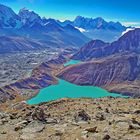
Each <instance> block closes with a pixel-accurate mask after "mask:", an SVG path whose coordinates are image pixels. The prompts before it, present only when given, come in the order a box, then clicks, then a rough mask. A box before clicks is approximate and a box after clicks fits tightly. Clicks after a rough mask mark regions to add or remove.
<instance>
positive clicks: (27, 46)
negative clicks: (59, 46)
mask: <svg viewBox="0 0 140 140" xmlns="http://www.w3.org/2000/svg"><path fill="white" fill-rule="evenodd" d="M0 40H1V42H0V53H11V52H25V51H31V50H42V49H45V48H47V47H49V45H47V44H45V43H43V42H39V41H37V40H33V39H27V38H23V37H6V36H1V37H0Z"/></svg>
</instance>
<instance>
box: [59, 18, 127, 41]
mask: <svg viewBox="0 0 140 140" xmlns="http://www.w3.org/2000/svg"><path fill="white" fill-rule="evenodd" d="M58 23H59V24H60V25H62V26H66V25H68V24H70V25H72V26H74V27H75V28H77V29H79V30H80V31H81V32H82V33H83V34H84V35H86V36H87V37H89V38H91V39H100V40H103V41H107V42H112V41H115V40H117V39H118V38H119V37H120V36H121V34H122V32H123V31H125V30H126V29H127V28H130V27H125V26H123V25H122V24H121V23H120V22H112V21H110V22H107V21H105V20H104V19H103V18H101V17H98V18H95V19H93V18H85V17H82V16H77V17H76V18H75V20H74V21H70V20H66V21H64V22H60V21H58Z"/></svg>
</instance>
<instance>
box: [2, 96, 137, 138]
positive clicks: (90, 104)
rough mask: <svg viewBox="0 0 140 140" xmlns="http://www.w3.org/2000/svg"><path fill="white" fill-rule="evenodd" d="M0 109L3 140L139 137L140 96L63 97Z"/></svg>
mask: <svg viewBox="0 0 140 140" xmlns="http://www.w3.org/2000/svg"><path fill="white" fill-rule="evenodd" d="M3 109H4V110H3V111H2V110H1V112H0V140H139V139H140V99H138V98H137V99H133V98H128V99H124V98H112V97H106V98H100V99H87V98H86V99H84V98H81V99H61V100H57V101H52V102H48V103H43V104H40V105H37V106H28V105H26V104H24V103H21V102H19V103H16V104H11V105H10V107H9V108H6V109H5V108H4V107H3Z"/></svg>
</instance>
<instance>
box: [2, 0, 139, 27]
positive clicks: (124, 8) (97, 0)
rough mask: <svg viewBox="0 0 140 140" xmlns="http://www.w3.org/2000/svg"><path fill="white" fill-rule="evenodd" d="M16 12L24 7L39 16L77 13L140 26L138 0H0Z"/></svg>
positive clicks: (63, 17) (58, 16)
mask: <svg viewBox="0 0 140 140" xmlns="http://www.w3.org/2000/svg"><path fill="white" fill-rule="evenodd" d="M0 3H2V4H5V5H7V6H10V7H11V8H12V9H13V10H14V11H15V12H16V13H17V12H18V11H19V9H21V8H23V7H26V8H28V9H30V10H34V11H35V12H37V13H38V14H40V15H41V16H45V17H51V18H56V19H60V20H64V19H71V20H73V19H74V18H75V17H76V16H77V15H81V16H86V17H93V18H95V17H103V18H105V19H106V20H107V21H110V20H113V21H120V22H122V23H124V24H125V25H128V26H129V25H132V26H140V0H0Z"/></svg>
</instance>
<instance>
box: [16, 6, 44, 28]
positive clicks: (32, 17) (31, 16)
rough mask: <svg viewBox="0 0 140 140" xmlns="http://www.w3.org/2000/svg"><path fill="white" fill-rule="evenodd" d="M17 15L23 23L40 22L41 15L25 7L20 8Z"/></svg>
mask: <svg viewBox="0 0 140 140" xmlns="http://www.w3.org/2000/svg"><path fill="white" fill-rule="evenodd" d="M18 15H19V17H20V18H21V22H22V24H23V25H33V24H34V23H35V22H36V23H40V24H42V20H41V17H40V16H39V15H38V14H36V13H35V12H34V11H31V10H29V9H27V8H22V9H21V10H20V11H19V13H18Z"/></svg>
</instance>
